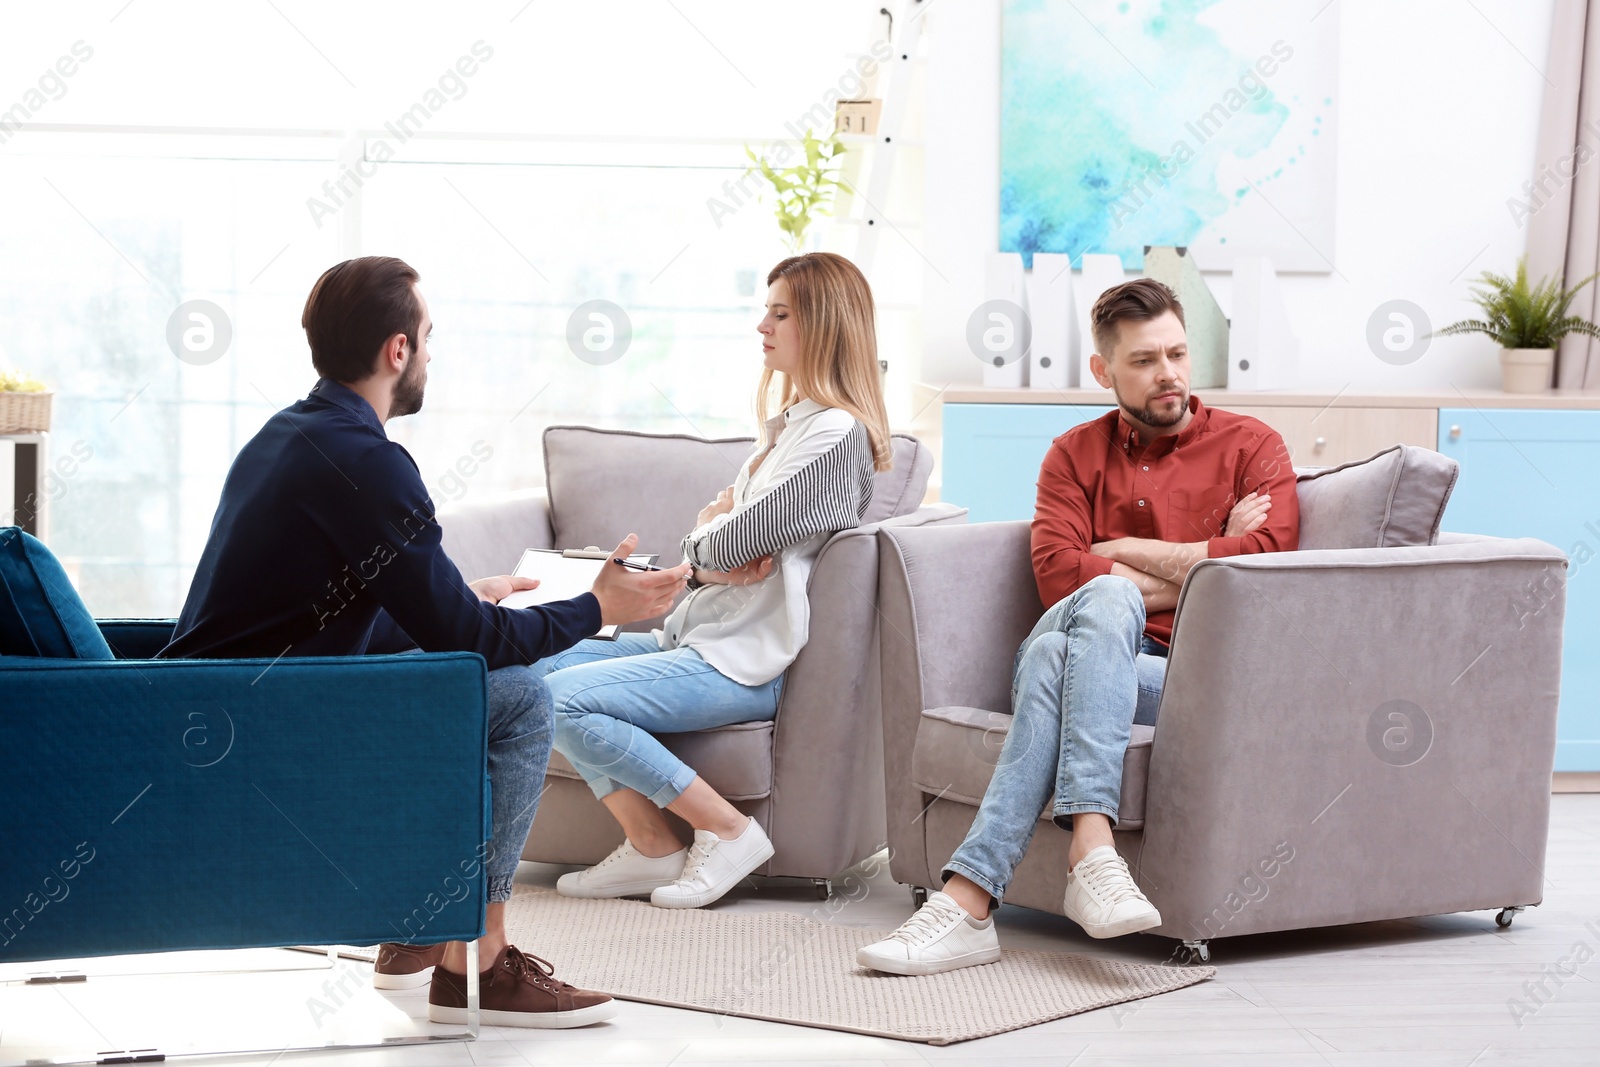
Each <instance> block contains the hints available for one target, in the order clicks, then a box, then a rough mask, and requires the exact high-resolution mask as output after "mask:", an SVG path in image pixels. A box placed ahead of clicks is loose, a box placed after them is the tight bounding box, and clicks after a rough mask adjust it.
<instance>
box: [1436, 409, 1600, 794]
mask: <svg viewBox="0 0 1600 1067" xmlns="http://www.w3.org/2000/svg"><path fill="white" fill-rule="evenodd" d="M1439 451H1440V452H1443V453H1444V454H1445V455H1447V456H1450V457H1452V458H1454V459H1455V460H1456V461H1457V462H1459V463H1460V464H1461V477H1460V479H1459V480H1458V481H1457V482H1456V487H1455V491H1454V492H1453V493H1452V494H1451V496H1450V505H1449V507H1448V508H1447V509H1446V510H1445V516H1444V526H1443V528H1444V529H1446V530H1454V531H1458V532H1461V533H1478V534H1492V535H1494V536H1496V537H1537V538H1539V539H1540V540H1541V541H1548V542H1549V543H1550V544H1552V545H1555V546H1556V547H1557V548H1559V549H1561V550H1562V551H1563V552H1565V553H1567V555H1568V556H1569V557H1571V560H1572V562H1571V564H1570V566H1569V567H1568V570H1567V617H1566V637H1565V641H1564V643H1563V647H1562V654H1561V719H1560V723H1559V726H1558V729H1557V734H1556V738H1557V740H1556V766H1555V769H1556V770H1558V771H1600V655H1597V654H1596V653H1597V652H1600V411H1552V410H1549V409H1544V410H1509V409H1474V408H1443V409H1441V410H1440V411H1439ZM1526 608H1527V605H1523V606H1521V607H1519V606H1518V605H1514V604H1507V605H1505V606H1504V607H1503V608H1502V609H1500V610H1504V611H1506V612H1508V613H1510V614H1511V615H1514V614H1515V612H1516V611H1518V610H1526ZM1484 610H1486V611H1487V610H1494V608H1493V607H1492V606H1488V605H1485V606H1484ZM1506 714H1507V715H1515V714H1516V709H1515V708H1507V709H1506Z"/></svg>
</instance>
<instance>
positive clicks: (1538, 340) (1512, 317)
mask: <svg viewBox="0 0 1600 1067" xmlns="http://www.w3.org/2000/svg"><path fill="white" fill-rule="evenodd" d="M1595 278H1600V273H1596V274H1591V275H1589V276H1588V277H1587V278H1585V279H1584V280H1583V281H1581V282H1579V283H1578V284H1577V285H1574V286H1573V287H1572V288H1571V289H1563V288H1561V283H1560V282H1558V281H1557V280H1556V279H1555V277H1554V276H1551V277H1547V278H1545V279H1544V280H1542V281H1540V282H1539V283H1538V284H1536V285H1529V284H1528V260H1527V257H1526V256H1524V257H1523V258H1521V259H1519V260H1517V275H1516V277H1515V278H1507V277H1506V276H1505V275H1504V274H1496V273H1495V272H1494V271H1488V270H1486V271H1484V272H1483V274H1481V275H1480V276H1479V278H1478V285H1477V286H1475V287H1474V288H1473V290H1472V302H1473V303H1475V304H1477V305H1478V307H1480V308H1482V309H1483V318H1481V319H1462V320H1461V321H1460V322H1453V323H1451V324H1450V325H1449V326H1446V327H1445V328H1444V329H1442V330H1436V331H1434V332H1435V333H1436V334H1438V335H1439V336H1441V337H1448V336H1450V335H1452V334H1463V333H1486V334H1488V335H1489V336H1490V337H1493V338H1494V339H1495V341H1496V342H1497V343H1498V344H1499V345H1500V347H1501V348H1554V347H1556V345H1557V344H1558V343H1560V341H1561V339H1562V338H1563V337H1565V336H1566V335H1567V334H1569V333H1581V334H1583V335H1584V336H1585V337H1600V326H1596V325H1595V324H1594V323H1592V322H1590V321H1589V320H1588V319H1585V318H1582V317H1580V316H1577V315H1568V314H1567V306H1568V305H1569V304H1571V303H1572V298H1573V297H1575V296H1577V295H1578V290H1579V289H1582V288H1583V287H1584V286H1585V285H1588V284H1589V283H1590V282H1592V281H1594V280H1595Z"/></svg>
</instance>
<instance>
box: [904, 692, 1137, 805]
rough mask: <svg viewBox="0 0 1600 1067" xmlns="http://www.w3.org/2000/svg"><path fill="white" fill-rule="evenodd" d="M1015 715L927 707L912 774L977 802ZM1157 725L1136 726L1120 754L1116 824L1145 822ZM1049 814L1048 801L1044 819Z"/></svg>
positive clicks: (939, 792)
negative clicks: (1119, 781) (1151, 755)
mask: <svg viewBox="0 0 1600 1067" xmlns="http://www.w3.org/2000/svg"><path fill="white" fill-rule="evenodd" d="M1010 729H1011V716H1010V715H1003V714H1001V713H1000V712H995V711H980V710H979V709H977V708H963V707H948V708H929V709H927V710H925V711H924V712H923V713H922V721H921V722H920V723H918V724H917V740H916V744H915V746H914V747H913V748H912V751H911V780H912V782H914V783H915V784H916V786H917V788H919V789H921V790H922V791H923V792H924V793H927V794H928V795H930V796H936V797H940V798H942V799H944V800H956V801H960V802H961V803H963V804H971V805H973V806H974V807H975V806H977V805H978V804H979V803H980V802H981V801H982V800H983V794H984V791H985V790H986V789H988V788H989V779H990V778H991V777H993V775H994V769H995V765H996V764H997V763H998V762H999V760H1000V750H1001V747H1002V746H1003V745H1004V744H1005V740H1006V734H1007V733H1008V732H1009V731H1010ZM1155 736H1156V730H1155V727H1153V726H1135V727H1134V728H1133V736H1132V738H1131V739H1130V740H1129V742H1128V749H1127V752H1125V753H1124V754H1123V757H1122V797H1121V799H1120V800H1119V801H1118V802H1117V824H1116V828H1117V829H1118V830H1138V829H1141V828H1142V827H1143V826H1144V791H1145V784H1146V782H1147V781H1148V780H1149V775H1150V747H1151V745H1152V744H1153V743H1154V742H1155ZM1050 817H1051V810H1050V805H1049V804H1046V805H1045V810H1044V812H1043V813H1042V814H1041V815H1040V818H1042V819H1049V818H1050Z"/></svg>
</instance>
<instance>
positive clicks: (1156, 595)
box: [1031, 434, 1300, 614]
mask: <svg viewBox="0 0 1600 1067" xmlns="http://www.w3.org/2000/svg"><path fill="white" fill-rule="evenodd" d="M1098 465H1099V464H1098V463H1096V464H1094V466H1098ZM1228 467H1229V469H1228V470H1227V473H1226V474H1223V472H1221V471H1218V472H1216V475H1221V477H1216V475H1213V477H1216V480H1217V481H1223V480H1226V481H1227V482H1229V483H1231V485H1232V487H1233V491H1234V493H1235V494H1237V495H1238V499H1237V500H1236V501H1235V502H1234V504H1233V506H1232V507H1231V508H1230V509H1229V512H1228V515H1227V518H1226V520H1225V521H1224V522H1223V524H1222V525H1221V526H1220V527H1219V528H1215V529H1213V528H1212V527H1213V521H1212V520H1206V521H1205V522H1204V523H1203V524H1201V525H1196V526H1195V527H1194V532H1195V533H1208V534H1210V536H1209V537H1207V538H1206V539H1204V540H1197V541H1181V542H1180V541H1160V540H1154V539H1149V538H1140V537H1120V538H1116V539H1114V540H1096V539H1095V530H1096V523H1095V515H1094V505H1093V504H1092V503H1091V501H1099V500H1102V498H1103V494H1102V488H1103V483H1102V481H1101V479H1102V478H1103V477H1104V474H1103V472H1101V471H1098V470H1094V469H1085V470H1082V471H1079V470H1077V469H1075V467H1074V463H1073V458H1072V456H1071V455H1069V454H1068V452H1067V450H1066V449H1065V448H1063V447H1061V446H1059V445H1057V446H1054V447H1052V448H1051V449H1050V451H1049V452H1048V453H1047V454H1046V456H1045V460H1044V464H1043V466H1042V467H1041V469H1040V471H1039V500H1038V507H1037V510H1036V511H1035V514H1034V519H1033V527H1032V534H1031V540H1032V554H1033V573H1034V579H1035V581H1036V582H1037V583H1038V587H1039V599H1040V600H1041V601H1042V602H1043V603H1044V604H1046V605H1050V604H1055V603H1058V602H1060V600H1061V599H1062V598H1063V597H1066V596H1067V595H1068V594H1070V593H1073V592H1076V591H1077V590H1078V589H1079V588H1081V587H1082V586H1083V585H1084V584H1085V583H1087V582H1088V581H1089V579H1091V578H1094V577H1096V576H1097V575H1101V574H1115V575H1118V576H1120V577H1123V578H1127V579H1128V580H1129V581H1132V582H1133V583H1134V584H1135V585H1137V586H1138V587H1139V591H1140V592H1141V593H1142V594H1143V596H1144V602H1145V610H1146V612H1147V613H1148V614H1154V613H1156V612H1163V611H1171V610H1172V609H1173V608H1174V607H1175V606H1176V605H1177V602H1178V591H1179V589H1180V588H1182V586H1183V580H1184V578H1185V577H1187V576H1188V573H1189V570H1190V568H1192V567H1193V566H1194V565H1195V564H1196V563H1198V562H1199V561H1200V560H1202V559H1205V558H1206V557H1207V556H1233V555H1241V554H1247V553H1253V552H1282V551H1289V550H1293V549H1294V548H1296V547H1298V530H1299V525H1300V523H1299V508H1298V506H1297V505H1298V500H1297V499H1296V495H1295V475H1294V470H1293V468H1292V467H1291V466H1290V464H1289V461H1288V455H1287V452H1286V451H1285V450H1284V448H1283V444H1282V440H1281V438H1279V437H1277V435H1276V434H1272V435H1264V436H1262V437H1261V438H1259V439H1257V440H1256V441H1255V442H1253V445H1252V446H1251V447H1249V448H1248V449H1245V450H1241V452H1240V453H1239V454H1238V456H1237V458H1236V459H1235V460H1234V462H1232V463H1231V464H1229V465H1228ZM1152 504H1153V505H1156V506H1160V505H1157V504H1156V501H1152ZM1102 506H1103V505H1102ZM1101 529H1104V526H1103V525H1102V526H1101ZM1158 529H1159V527H1158Z"/></svg>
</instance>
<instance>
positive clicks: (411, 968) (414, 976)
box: [372, 941, 444, 989]
mask: <svg viewBox="0 0 1600 1067" xmlns="http://www.w3.org/2000/svg"><path fill="white" fill-rule="evenodd" d="M442 962H444V944H443V943H440V944H437V945H406V944H401V943H400V942H398V941H391V942H389V943H388V944H384V945H379V946H378V962H377V963H375V964H373V967H372V987H373V988H374V989H415V988H417V987H418V986H424V985H427V984H428V981H429V980H430V979H431V978H433V969H434V968H435V967H437V966H438V965H439V964H440V963H442Z"/></svg>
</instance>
